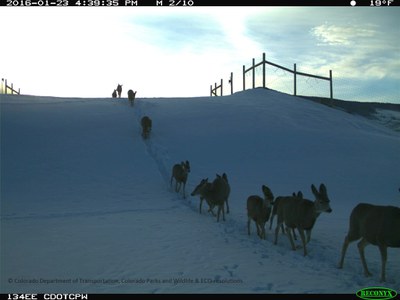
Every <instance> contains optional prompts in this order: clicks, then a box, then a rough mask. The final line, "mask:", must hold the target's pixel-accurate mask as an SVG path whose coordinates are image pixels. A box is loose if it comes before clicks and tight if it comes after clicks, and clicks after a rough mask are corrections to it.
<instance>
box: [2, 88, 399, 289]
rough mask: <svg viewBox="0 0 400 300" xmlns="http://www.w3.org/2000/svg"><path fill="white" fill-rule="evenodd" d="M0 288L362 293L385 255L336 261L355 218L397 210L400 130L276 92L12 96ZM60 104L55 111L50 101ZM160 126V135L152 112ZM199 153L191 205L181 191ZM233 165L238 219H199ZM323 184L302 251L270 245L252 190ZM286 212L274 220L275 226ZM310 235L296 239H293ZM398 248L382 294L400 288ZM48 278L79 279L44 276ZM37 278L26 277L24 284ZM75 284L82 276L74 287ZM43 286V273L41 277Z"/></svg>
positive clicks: (352, 254)
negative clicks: (202, 194) (325, 200)
mask: <svg viewBox="0 0 400 300" xmlns="http://www.w3.org/2000/svg"><path fill="white" fill-rule="evenodd" d="M0 104H1V130H2V131H1V145H2V148H1V186H2V190H1V236H2V241H1V242H2V256H1V266H2V267H1V274H0V275H1V276H0V277H1V282H0V287H1V292H3V293H9V292H13V291H18V292H24V291H25V292H38V291H40V292H43V291H45V292H90V293H103V292H104V293H209V292H211V293H212V292H215V293H322V294H324V293H350V294H353V293H355V292H356V291H357V290H359V289H361V288H364V287H368V286H376V285H377V284H378V283H379V272H380V256H379V251H378V249H377V248H376V247H374V246H369V247H367V251H366V256H367V262H368V265H369V268H370V270H371V272H372V273H373V276H372V277H370V278H365V277H364V275H363V272H362V266H361V261H360V258H359V255H358V251H357V249H356V243H353V244H351V245H350V247H349V249H348V252H347V255H346V259H345V264H344V269H343V270H339V269H337V263H338V261H339V258H340V250H341V246H342V243H343V239H344V237H345V235H346V232H347V226H348V216H349V214H350V212H351V209H352V208H353V206H354V205H355V204H356V203H358V202H360V201H363V202H369V203H377V204H378V203H380V204H384V205H396V206H399V201H400V194H399V192H398V188H399V182H398V178H400V176H399V175H400V161H399V156H398V153H400V134H399V133H398V132H395V131H393V130H390V129H388V128H386V127H384V126H381V125H379V124H376V123H374V122H372V121H370V120H368V119H365V118H362V117H359V116H353V115H350V114H347V113H344V112H341V111H338V110H334V109H331V108H329V107H326V106H323V105H319V104H316V103H312V102H309V101H305V100H303V99H301V98H296V97H292V96H289V95H285V94H281V93H278V92H275V91H270V90H262V89H256V90H251V91H246V92H240V93H237V94H234V95H232V96H227V97H218V98H210V97H202V98H154V99H150V98H149V99H147V98H138V99H136V100H135V104H134V106H133V107H132V106H130V104H129V101H128V100H127V99H63V98H54V99H53V98H47V97H33V96H30V97H28V96H21V98H19V97H16V96H2V98H1V99H0ZM53 104H57V105H53ZM144 115H148V116H150V117H151V118H152V120H153V130H152V133H151V135H150V138H149V139H148V140H146V141H144V140H143V139H142V137H141V128H140V119H141V117H142V116H144ZM186 159H187V160H189V161H190V163H191V173H189V177H188V183H187V186H186V195H187V198H186V199H183V198H182V196H181V194H176V193H175V192H174V191H173V189H172V188H171V187H170V176H171V170H172V166H173V164H175V163H177V162H180V161H182V160H186ZM223 172H226V173H227V175H228V178H229V182H230V185H231V189H232V191H231V196H230V199H229V203H230V210H231V212H230V214H226V215H225V217H226V221H225V222H223V221H220V222H219V223H217V222H216V218H214V217H212V216H211V215H210V214H208V213H206V204H204V205H203V213H202V214H199V199H198V197H191V196H190V192H191V191H192V190H193V188H194V187H195V186H196V185H197V184H198V183H199V181H200V180H201V179H202V178H206V177H208V178H209V179H210V180H212V179H213V178H214V177H215V174H216V173H218V174H222V173H223ZM320 183H325V184H326V186H327V189H328V195H329V197H330V199H331V207H332V209H333V212H332V213H331V214H322V215H321V216H320V217H319V218H318V220H317V222H316V225H315V227H314V229H313V232H312V236H311V241H310V243H309V244H308V251H309V255H308V256H307V257H304V256H303V253H302V251H301V250H300V251H292V250H291V249H290V246H289V241H288V239H287V237H286V236H285V235H283V234H280V235H279V239H278V244H277V245H274V244H273V240H274V230H275V224H274V226H273V230H269V222H268V224H267V225H266V233H267V239H266V240H265V241H262V240H260V239H259V238H258V236H257V235H256V230H255V227H254V224H253V223H252V224H251V226H252V227H251V236H248V235H247V215H246V199H247V197H248V196H249V195H251V194H259V195H261V185H262V184H266V185H267V186H269V187H270V188H271V190H272V192H273V194H274V195H275V197H277V196H280V195H290V194H291V193H292V192H297V191H298V190H301V191H302V192H303V194H304V196H305V197H306V198H309V199H311V200H314V198H313V197H314V196H313V195H312V193H311V189H310V186H311V184H315V185H317V186H319V184H320ZM275 221H276V220H275ZM297 244H299V241H297ZM399 259H400V253H399V251H398V249H393V248H389V251H388V264H387V270H386V271H387V283H386V284H385V286H386V287H389V288H392V289H395V290H399V289H400V281H399V280H398V278H399V274H400V269H399V265H398V263H397V262H398V261H399ZM40 279H46V280H55V279H64V280H67V281H68V280H69V279H70V280H71V282H70V283H57V282H55V281H53V282H52V283H41V282H40ZM27 280H28V281H29V280H31V281H34V280H37V281H38V282H34V283H27V282H26V281H27ZM73 280H78V281H77V282H75V283H72V282H73ZM43 282H44V281H43Z"/></svg>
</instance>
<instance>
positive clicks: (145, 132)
mask: <svg viewBox="0 0 400 300" xmlns="http://www.w3.org/2000/svg"><path fill="white" fill-rule="evenodd" d="M140 123H141V125H142V136H143V138H144V139H147V138H148V137H149V135H150V132H151V129H152V126H153V125H152V123H153V122H152V120H151V119H150V118H149V117H148V116H144V117H143V118H142V120H141V121H140Z"/></svg>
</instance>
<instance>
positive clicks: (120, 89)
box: [117, 83, 122, 98]
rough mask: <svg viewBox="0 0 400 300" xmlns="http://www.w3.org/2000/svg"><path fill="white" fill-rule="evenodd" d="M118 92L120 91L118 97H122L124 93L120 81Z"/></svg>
mask: <svg viewBox="0 0 400 300" xmlns="http://www.w3.org/2000/svg"><path fill="white" fill-rule="evenodd" d="M117 92H118V98H121V93H122V84H119V83H118V86H117Z"/></svg>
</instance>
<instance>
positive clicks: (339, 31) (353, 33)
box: [311, 24, 377, 46]
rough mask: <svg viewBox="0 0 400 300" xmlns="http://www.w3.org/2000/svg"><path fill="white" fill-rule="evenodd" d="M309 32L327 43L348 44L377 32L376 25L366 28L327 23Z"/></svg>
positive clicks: (372, 35)
mask: <svg viewBox="0 0 400 300" xmlns="http://www.w3.org/2000/svg"><path fill="white" fill-rule="evenodd" d="M311 34H312V35H314V36H315V37H316V38H317V39H318V40H320V41H321V42H323V43H326V44H329V45H338V46H350V45H354V43H355V42H356V41H358V40H360V39H363V38H371V37H374V36H375V35H376V34H377V31H376V25H369V26H368V27H367V28H366V27H364V26H362V27H360V26H358V25H351V26H346V25H333V24H332V25H329V24H323V25H319V26H316V27H314V28H313V29H312V30H311Z"/></svg>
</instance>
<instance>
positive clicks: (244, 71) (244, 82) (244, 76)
mask: <svg viewBox="0 0 400 300" xmlns="http://www.w3.org/2000/svg"><path fill="white" fill-rule="evenodd" d="M245 90H246V67H245V65H243V91H245Z"/></svg>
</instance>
